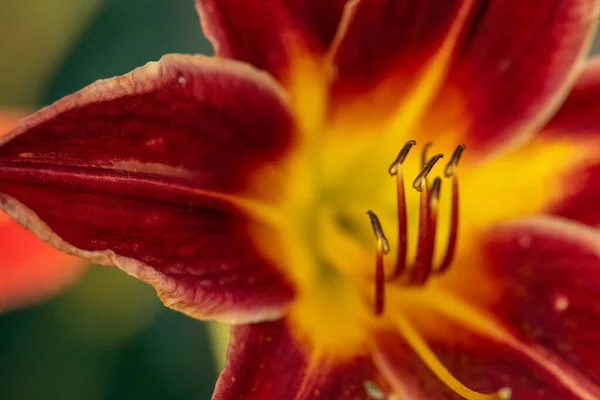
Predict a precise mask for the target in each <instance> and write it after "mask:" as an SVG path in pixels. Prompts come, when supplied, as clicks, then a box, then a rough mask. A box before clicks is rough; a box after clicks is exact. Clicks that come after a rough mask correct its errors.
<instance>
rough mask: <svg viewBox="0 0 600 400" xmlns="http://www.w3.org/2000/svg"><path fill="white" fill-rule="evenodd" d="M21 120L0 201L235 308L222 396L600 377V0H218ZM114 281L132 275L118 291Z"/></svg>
mask: <svg viewBox="0 0 600 400" xmlns="http://www.w3.org/2000/svg"><path fill="white" fill-rule="evenodd" d="M196 6H197V9H198V11H199V14H200V17H201V22H202V25H203V29H204V32H205V34H206V35H207V36H208V37H209V38H210V39H211V40H212V42H213V44H214V46H215V51H216V54H217V57H215V58H212V57H203V56H192V55H167V56H164V57H163V58H162V59H161V60H160V61H159V62H155V63H149V64H147V65H145V66H143V67H141V68H138V69H136V70H134V71H133V72H131V73H129V74H127V75H124V76H120V77H115V78H112V79H108V80H104V81H99V82H96V83H94V84H92V85H91V86H89V87H87V88H85V89H83V90H81V91H79V92H77V93H75V94H72V95H70V96H67V97H65V98H63V99H61V100H59V101H58V102H56V103H55V104H53V105H51V106H49V107H47V108H45V109H42V110H40V111H39V112H37V113H35V114H34V115H32V116H31V117H29V118H28V119H26V120H24V121H23V122H21V123H20V124H19V125H18V126H17V127H16V128H15V129H14V130H13V131H12V132H11V133H10V134H9V135H8V136H5V137H3V138H2V139H0V144H1V147H0V193H1V194H0V207H2V209H4V210H5V211H6V212H7V213H8V214H9V215H10V216H12V217H13V218H14V219H16V220H17V221H19V223H21V224H22V225H24V226H26V227H28V228H29V229H30V230H31V231H33V232H34V233H35V234H36V235H38V236H39V237H40V238H41V239H42V240H44V241H46V242H48V243H50V244H51V245H53V246H55V247H56V248H58V249H60V250H62V251H65V252H67V253H70V254H74V255H77V256H80V257H83V258H86V259H88V260H90V261H92V262H95V263H102V264H108V265H115V266H117V267H119V268H121V269H122V270H124V271H125V272H127V273H128V274H130V275H132V276H134V277H137V278H138V279H140V280H142V281H144V282H147V283H149V284H151V285H153V286H154V287H155V288H156V290H157V293H158V295H159V297H160V299H161V300H162V301H163V302H164V304H165V305H166V306H168V307H170V308H173V309H175V310H179V311H181V312H184V313H186V314H188V315H190V316H192V317H194V318H199V319H214V320H218V321H222V322H227V323H230V324H232V325H233V326H232V329H231V333H232V336H231V341H230V345H229V351H228V361H227V364H226V366H225V368H224V370H223V372H222V373H221V376H220V378H219V380H218V382H217V385H216V390H215V394H214V397H213V398H214V399H216V400H224V399H242V398H243V399H283V398H296V399H350V398H360V399H383V398H389V399H391V398H402V399H459V398H464V399H473V400H475V399H507V398H511V396H512V398H514V399H527V400H531V399H542V398H547V399H587V400H590V399H600V362H599V361H598V360H600V346H599V345H598V337H599V335H600V324H599V323H598V321H599V320H600V308H599V307H598V298H600V285H599V284H598V281H599V279H600V233H599V232H598V231H597V229H596V228H597V226H598V225H599V224H600V207H598V199H599V196H600V189H599V188H600V184H599V183H600V155H599V154H600V152H599V148H600V123H599V121H600V119H599V115H600V61H598V60H594V61H592V62H590V63H588V64H586V54H587V50H588V48H589V45H590V42H591V39H592V37H593V33H594V30H595V26H596V21H597V19H598V12H599V5H598V1H595V0H543V1H538V2H535V4H534V3H532V2H524V1H517V0H504V1H471V0H455V1H446V2H439V1H402V0H351V1H348V2H346V1H344V0H319V1H294V0H288V1H283V0H271V1H264V2H257V1H255V0H197V1H196ZM108 295H110V294H108Z"/></svg>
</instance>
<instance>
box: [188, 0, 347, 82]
mask: <svg viewBox="0 0 600 400" xmlns="http://www.w3.org/2000/svg"><path fill="white" fill-rule="evenodd" d="M346 2H347V0H267V1H260V2H256V1H253V0H196V8H197V9H198V13H199V14H200V18H201V22H202V26H203V28H204V33H205V34H206V36H207V37H208V38H209V39H210V40H211V41H212V42H213V45H214V46H215V51H216V53H217V55H218V56H221V57H228V58H235V59H237V60H241V61H245V62H248V63H250V64H252V65H254V66H255V67H258V68H261V69H264V70H267V71H269V72H270V73H271V74H273V75H274V76H276V77H277V78H279V79H283V80H284V79H285V78H286V75H287V74H288V72H289V71H288V70H289V68H290V66H291V63H293V62H294V61H297V60H295V57H297V56H302V55H303V53H309V54H310V55H322V54H324V53H325V50H326V49H327V48H328V47H329V44H330V43H331V41H332V40H333V37H334V35H335V32H336V31H337V27H338V24H339V21H340V18H341V15H342V10H343V9H344V5H345V4H346Z"/></svg>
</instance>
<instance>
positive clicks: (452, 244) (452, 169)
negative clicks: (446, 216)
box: [435, 144, 466, 274]
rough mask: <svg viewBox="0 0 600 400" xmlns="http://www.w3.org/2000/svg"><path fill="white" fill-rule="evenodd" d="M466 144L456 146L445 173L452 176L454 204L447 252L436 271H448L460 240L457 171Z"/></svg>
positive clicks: (439, 272)
mask: <svg viewBox="0 0 600 400" xmlns="http://www.w3.org/2000/svg"><path fill="white" fill-rule="evenodd" d="M465 148H466V147H465V145H464V144H461V145H458V146H457V147H456V150H454V153H453V154H452V158H450V161H449V162H448V165H446V169H445V171H444V174H445V175H446V177H452V205H451V211H450V234H449V237H448V244H447V245H446V254H445V255H444V259H443V260H442V263H441V264H440V266H439V267H437V268H436V269H435V273H437V274H441V273H442V272H444V271H446V270H447V269H448V268H449V267H450V264H452V260H453V259H454V253H455V251H456V243H457V241H458V212H459V194H458V174H457V173H456V167H457V166H458V162H459V160H460V156H461V155H462V153H463V151H464V150H465Z"/></svg>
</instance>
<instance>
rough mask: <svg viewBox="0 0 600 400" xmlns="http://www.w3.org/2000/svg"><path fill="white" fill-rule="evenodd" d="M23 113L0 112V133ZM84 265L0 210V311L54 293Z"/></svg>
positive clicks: (77, 274) (25, 114) (13, 111)
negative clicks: (43, 240)
mask: <svg viewBox="0 0 600 400" xmlns="http://www.w3.org/2000/svg"><path fill="white" fill-rule="evenodd" d="M26 116H27V113H26V112H24V111H20V110H2V111H0V136H1V135H3V134H4V133H5V132H8V131H9V130H10V129H12V128H13V127H14V126H15V125H16V124H17V122H18V121H19V120H21V119H22V118H24V117H26ZM84 264H85V263H84V261H83V260H80V259H77V258H75V257H72V256H69V255H67V254H65V253H62V252H60V251H57V250H55V249H53V248H52V247H51V246H50V245H48V244H46V243H44V242H42V241H41V240H39V239H38V238H36V237H35V235H33V234H32V233H31V232H28V231H27V230H26V229H24V228H22V227H20V226H19V225H18V224H17V223H16V222H14V221H12V220H11V219H10V218H9V217H8V216H6V215H5V214H4V213H0V312H2V311H5V310H9V309H11V308H14V307H19V306H23V305H27V304H30V303H32V302H35V301H39V300H41V299H44V298H47V297H49V296H51V295H53V294H55V293H56V292H57V291H59V290H60V289H63V288H64V287H65V286H67V285H69V284H70V283H72V282H73V281H75V280H76V278H77V277H79V275H80V274H81V272H82V270H83V266H84Z"/></svg>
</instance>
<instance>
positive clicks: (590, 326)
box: [484, 218, 600, 385]
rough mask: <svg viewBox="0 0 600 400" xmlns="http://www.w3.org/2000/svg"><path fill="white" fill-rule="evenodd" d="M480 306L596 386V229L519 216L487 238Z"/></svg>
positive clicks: (599, 360)
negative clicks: (486, 288)
mask: <svg viewBox="0 0 600 400" xmlns="http://www.w3.org/2000/svg"><path fill="white" fill-rule="evenodd" d="M484 246H485V250H484V251H485V260H486V264H485V272H486V274H487V275H488V278H489V279H492V280H493V281H494V285H495V286H496V288H497V291H498V293H497V295H496V296H494V299H492V300H491V301H490V302H489V304H486V305H485V307H486V309H487V310H489V312H490V313H492V314H494V315H495V316H496V317H497V318H499V319H501V320H502V321H503V322H505V323H506V324H507V325H508V326H510V327H511V328H512V329H513V330H515V331H517V332H518V333H519V334H521V335H523V336H524V337H526V338H527V339H528V340H530V341H534V342H536V343H538V344H540V345H542V346H544V347H545V348H546V349H548V350H549V351H551V352H552V353H553V354H556V355H557V356H559V357H561V358H562V359H564V360H565V361H567V362H568V363H569V364H570V365H572V366H573V367H574V368H576V369H578V370H579V371H581V372H582V373H585V374H586V375H588V377H589V379H590V380H592V381H594V382H595V383H596V384H597V385H600V348H599V347H598V346H597V345H596V343H597V341H598V337H599V336H600V327H598V326H597V325H596V324H595V322H593V321H597V320H598V319H599V318H600V308H599V307H598V304H597V303H598V301H597V300H598V297H599V296H600V284H599V282H600V233H598V232H597V231H596V230H594V229H591V228H588V227H585V226H583V225H580V224H578V223H575V222H569V221H566V220H559V219H551V218H530V219H523V220H517V221H513V222H509V223H505V224H501V225H499V226H495V227H494V228H493V229H491V230H490V231H489V232H488V233H487V236H486V241H485V242H484Z"/></svg>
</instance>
